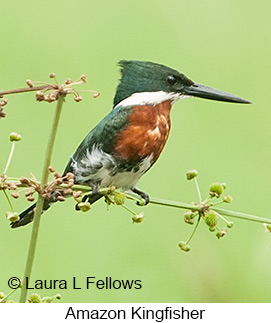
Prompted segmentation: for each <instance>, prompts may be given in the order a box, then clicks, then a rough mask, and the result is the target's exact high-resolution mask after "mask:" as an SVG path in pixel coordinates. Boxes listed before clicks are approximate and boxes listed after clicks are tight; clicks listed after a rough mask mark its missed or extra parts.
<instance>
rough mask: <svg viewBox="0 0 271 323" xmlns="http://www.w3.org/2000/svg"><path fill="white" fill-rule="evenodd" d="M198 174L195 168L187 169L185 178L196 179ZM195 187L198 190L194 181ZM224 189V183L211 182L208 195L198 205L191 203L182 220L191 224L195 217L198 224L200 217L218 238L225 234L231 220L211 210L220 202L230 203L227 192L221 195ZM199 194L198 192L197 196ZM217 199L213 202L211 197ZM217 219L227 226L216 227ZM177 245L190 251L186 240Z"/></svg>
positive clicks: (230, 198)
mask: <svg viewBox="0 0 271 323" xmlns="http://www.w3.org/2000/svg"><path fill="white" fill-rule="evenodd" d="M197 175H198V172H197V171H196V170H195V169H192V170H189V171H188V172H187V173H186V178H187V180H189V181H190V180H192V179H194V180H195V181H197V180H196V177H197ZM196 186H197V189H198V190H199V187H198V184H197V182H196ZM225 189H226V184H225V183H213V184H211V185H210V186H209V189H208V195H209V196H208V197H207V198H206V199H205V200H204V201H200V203H199V205H196V203H195V202H192V203H191V209H190V210H188V211H186V212H185V213H184V221H185V223H188V224H190V225H193V224H194V222H195V218H197V219H198V221H197V225H196V226H198V224H199V221H200V219H204V222H205V224H206V225H207V226H208V228H209V231H211V232H216V237H217V238H218V239H220V238H222V237H224V236H225V234H226V233H227V228H232V227H233V222H231V221H227V220H226V219H225V218H224V217H223V216H222V215H221V214H219V213H218V212H217V211H215V210H213V207H214V206H215V205H218V204H221V203H231V202H232V197H231V196H230V195H229V194H226V195H224V196H223V197H222V194H223V193H224V190H225ZM200 195H201V194H200V193H199V196H200ZM214 198H215V199H219V198H221V199H220V200H219V201H217V202H213V199H214ZM219 220H222V221H224V222H225V223H226V226H227V228H222V229H220V228H219V227H218V223H219ZM196 229H197V227H196V228H195V230H194V231H193V233H192V235H191V237H190V238H189V239H188V241H190V240H191V238H192V236H193V234H194V233H195V231H196ZM179 247H180V249H181V250H182V251H185V252H187V251H190V246H189V245H188V242H184V241H181V242H180V243H179Z"/></svg>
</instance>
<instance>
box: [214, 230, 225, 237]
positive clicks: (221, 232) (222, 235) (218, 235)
mask: <svg viewBox="0 0 271 323" xmlns="http://www.w3.org/2000/svg"><path fill="white" fill-rule="evenodd" d="M226 233H227V231H226V230H221V231H218V232H217V234H216V236H217V239H220V238H223V237H224V235H225V234H226Z"/></svg>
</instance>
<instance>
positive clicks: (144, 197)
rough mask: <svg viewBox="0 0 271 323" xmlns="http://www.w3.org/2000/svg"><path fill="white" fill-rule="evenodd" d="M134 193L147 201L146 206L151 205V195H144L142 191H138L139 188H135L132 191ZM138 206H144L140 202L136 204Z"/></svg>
mask: <svg viewBox="0 0 271 323" xmlns="http://www.w3.org/2000/svg"><path fill="white" fill-rule="evenodd" d="M132 192H134V193H136V194H137V195H139V196H140V197H141V198H142V199H143V200H144V201H145V203H144V205H147V204H149V202H150V197H149V195H148V194H147V193H144V192H142V191H140V190H139V189H137V188H133V189H132ZM136 204H137V205H140V206H142V204H141V203H140V202H136Z"/></svg>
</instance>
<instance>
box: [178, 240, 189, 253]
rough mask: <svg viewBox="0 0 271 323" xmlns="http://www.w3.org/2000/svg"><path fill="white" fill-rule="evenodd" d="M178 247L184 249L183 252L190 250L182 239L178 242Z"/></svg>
mask: <svg viewBox="0 0 271 323" xmlns="http://www.w3.org/2000/svg"><path fill="white" fill-rule="evenodd" d="M179 248H180V249H181V250H182V251H185V252H188V251H190V249H191V248H190V246H189V245H188V244H187V243H186V242H183V241H181V242H180V243H179Z"/></svg>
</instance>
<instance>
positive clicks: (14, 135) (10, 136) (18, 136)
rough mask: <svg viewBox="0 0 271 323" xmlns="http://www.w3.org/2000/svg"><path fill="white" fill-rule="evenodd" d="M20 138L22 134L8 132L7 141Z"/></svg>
mask: <svg viewBox="0 0 271 323" xmlns="http://www.w3.org/2000/svg"><path fill="white" fill-rule="evenodd" d="M20 140H22V136H21V135H19V134H18V133H17V132H12V133H10V134H9V141H20Z"/></svg>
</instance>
